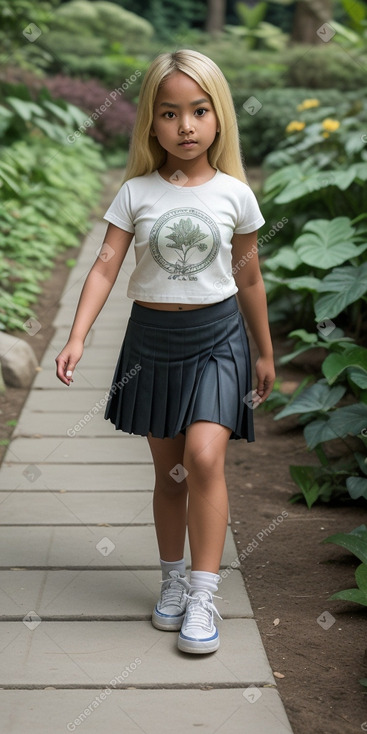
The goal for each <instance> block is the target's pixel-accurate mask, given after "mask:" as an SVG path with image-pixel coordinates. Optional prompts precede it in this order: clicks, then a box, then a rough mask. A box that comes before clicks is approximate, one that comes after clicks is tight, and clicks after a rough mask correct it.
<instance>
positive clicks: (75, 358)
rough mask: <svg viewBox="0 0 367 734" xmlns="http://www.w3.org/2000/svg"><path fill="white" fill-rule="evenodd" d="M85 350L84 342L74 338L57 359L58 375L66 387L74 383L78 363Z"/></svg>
mask: <svg viewBox="0 0 367 734" xmlns="http://www.w3.org/2000/svg"><path fill="white" fill-rule="evenodd" d="M83 349H84V342H83V340H82V339H77V338H72V339H70V340H69V341H68V343H67V344H66V345H65V347H64V349H63V350H62V351H61V352H60V354H59V355H58V357H56V359H55V362H56V364H57V369H56V375H57V377H58V378H59V380H61V382H64V383H65V385H68V386H69V385H70V383H71V382H74V380H73V378H72V375H73V371H74V369H75V366H76V364H77V362H79V360H80V358H81V356H82V354H83Z"/></svg>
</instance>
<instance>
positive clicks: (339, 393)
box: [274, 382, 367, 420]
mask: <svg viewBox="0 0 367 734" xmlns="http://www.w3.org/2000/svg"><path fill="white" fill-rule="evenodd" d="M345 390H346V388H345V386H344V385H336V386H335V387H332V388H330V387H329V386H328V385H327V384H325V383H322V382H316V384H315V385H311V387H307V388H306V389H305V390H303V391H302V393H301V394H300V395H298V397H297V398H295V400H293V401H292V402H291V403H289V404H288V405H287V406H286V407H285V408H284V409H283V410H281V411H280V413H278V414H277V415H276V416H275V418H274V420H280V418H285V417H286V416H288V415H295V414H296V413H313V412H322V413H326V412H327V411H328V410H330V408H332V407H333V406H334V405H336V403H337V402H338V401H339V400H340V399H341V398H342V397H343V395H344V393H345ZM366 410H367V408H366Z"/></svg>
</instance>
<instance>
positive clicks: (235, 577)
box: [0, 569, 253, 619]
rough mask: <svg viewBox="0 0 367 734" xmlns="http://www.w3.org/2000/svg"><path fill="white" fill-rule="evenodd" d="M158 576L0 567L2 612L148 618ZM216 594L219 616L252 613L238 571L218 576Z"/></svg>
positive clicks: (156, 593)
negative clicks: (7, 568) (220, 579)
mask: <svg viewBox="0 0 367 734" xmlns="http://www.w3.org/2000/svg"><path fill="white" fill-rule="evenodd" d="M160 580H161V572H160V570H157V571H142V570H138V571H109V570H106V569H101V570H99V571H80V570H78V571H77V570H75V571H62V570H55V571H0V608H1V614H2V616H3V617H7V618H8V617H16V618H17V619H23V617H24V615H25V614H27V613H28V612H29V611H30V610H35V611H36V612H37V614H38V615H39V616H40V617H41V619H44V618H45V617H47V619H49V618H50V617H56V618H58V619H60V618H62V617H68V618H73V617H76V618H83V617H88V619H93V618H95V619H101V618H103V619H110V618H111V619H113V618H115V617H117V618H119V619H121V618H126V617H130V618H131V617H134V619H150V617H151V614H152V609H153V607H154V604H155V603H156V601H157V599H158V597H159V592H160V586H161V585H160ZM216 594H217V595H218V596H219V597H221V598H216V599H215V602H216V606H217V608H218V611H219V613H220V615H221V617H223V618H233V617H253V612H252V609H251V606H250V602H249V598H248V596H247V592H246V589H245V587H244V584H243V581H242V576H241V572H240V571H239V570H232V571H231V573H230V574H229V575H228V576H226V577H225V578H224V579H223V580H222V582H221V583H220V585H219V588H218V592H216Z"/></svg>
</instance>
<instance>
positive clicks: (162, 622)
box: [152, 610, 185, 632]
mask: <svg viewBox="0 0 367 734" xmlns="http://www.w3.org/2000/svg"><path fill="white" fill-rule="evenodd" d="M184 617H185V614H182V615H181V616H180V617H175V618H174V619H170V618H169V617H168V618H165V617H161V616H160V615H158V614H157V613H156V611H155V610H154V611H153V614H152V625H153V627H155V628H156V629H157V630H163V632H178V631H179V630H180V629H181V626H182V622H183V621H184Z"/></svg>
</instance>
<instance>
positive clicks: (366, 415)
mask: <svg viewBox="0 0 367 734" xmlns="http://www.w3.org/2000/svg"><path fill="white" fill-rule="evenodd" d="M332 389H334V390H335V387H334V388H332ZM366 426H367V405H364V403H354V404H353V405H344V406H343V407H342V408H338V409H337V410H335V411H334V412H333V413H332V414H331V415H330V418H329V428H330V430H331V431H333V432H334V434H335V436H339V437H340V438H344V437H345V436H348V435H351V436H358V435H359V434H360V432H361V431H362V430H363V429H364V428H365V427H366Z"/></svg>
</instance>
